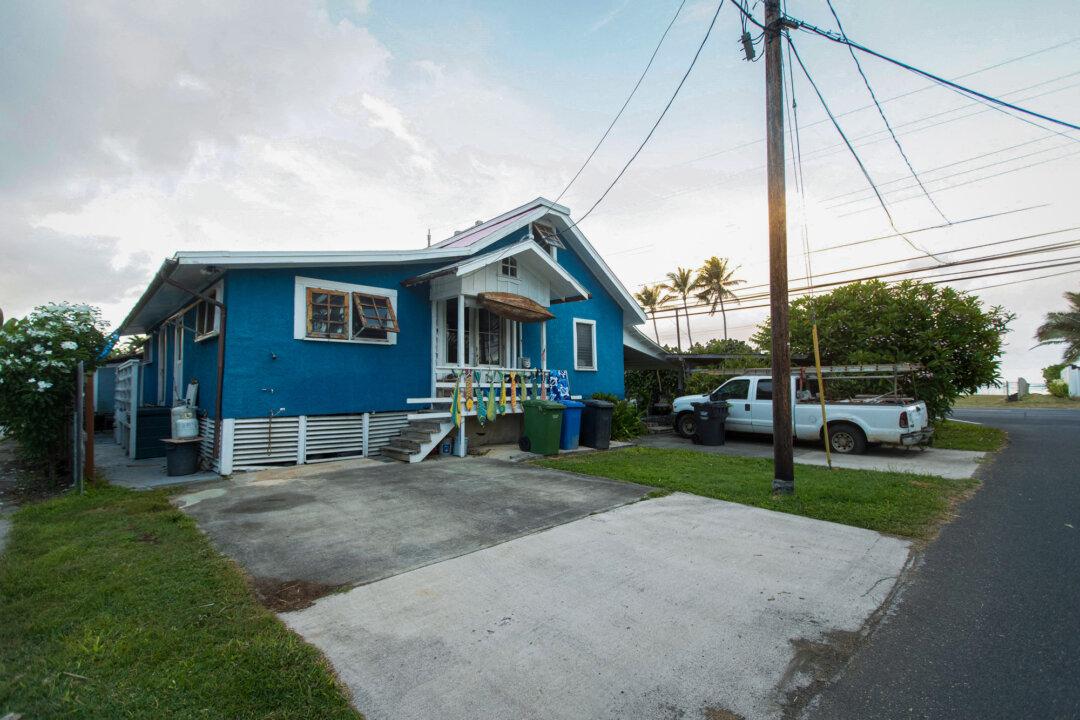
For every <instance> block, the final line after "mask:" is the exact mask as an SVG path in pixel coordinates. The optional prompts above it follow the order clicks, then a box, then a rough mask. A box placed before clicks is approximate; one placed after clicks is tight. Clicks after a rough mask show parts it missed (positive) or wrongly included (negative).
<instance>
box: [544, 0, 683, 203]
mask: <svg viewBox="0 0 1080 720" xmlns="http://www.w3.org/2000/svg"><path fill="white" fill-rule="evenodd" d="M684 5H686V0H682V2H680V3H679V7H678V9H676V10H675V15H674V17H672V18H671V22H669V23H668V25H667V27H666V28H664V32H663V34H662V35H661V36H660V40H659V42H657V43H656V47H655V48H653V51H652V55H650V56H649V62H648V63H646V64H645V69H644V70H642V71H641V75H640V76H639V77H638V79H637V82H636V83H634V88H633V89H632V90H631V91H630V94H629V95H627V97H626V102H624V103H623V104H622V107H621V108H619V112H617V113H616V114H615V117H614V118H613V119H612V121H611V124H610V125H608V127H607V130H605V131H604V134H603V135H602V136H600V141H599V142H597V143H596V147H594V148H593V149H592V152H590V153H589V156H588V157H587V158H585V162H583V163H582V164H581V167H579V168H578V171H577V172H576V173H574V177H572V178H570V182H568V183H566V187H564V188H563V190H562V192H561V193H559V196H558V197H557V198H555V202H559V200H561V199H562V196H563V195H565V194H566V191H567V190H569V189H570V186H571V185H573V184H574V183H575V182H576V181H577V179H578V178H579V177H580V176H581V173H582V172H583V171H584V170H585V167H586V166H587V165H588V164H589V162H590V161H591V160H592V159H593V156H594V155H596V151H597V150H599V149H600V146H601V145H603V144H604V141H605V140H607V136H608V135H609V134H610V133H611V129H612V128H614V127H615V123H617V122H619V118H621V117H622V114H623V112H624V111H625V110H626V106H627V105H629V104H630V101H631V100H632V99H633V97H634V95H635V93H637V91H638V88H639V87H641V83H642V81H643V80H645V75H647V74H648V72H649V68H651V67H652V64H653V61H654V60H656V54H657V53H658V52H660V46H661V45H663V44H664V38H666V37H667V36H668V32H670V31H671V27H672V26H673V25H674V24H675V21H676V20H677V19H678V18H679V14H680V13H681V12H682V9H683V6H684Z"/></svg>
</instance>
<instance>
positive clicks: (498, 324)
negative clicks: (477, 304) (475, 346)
mask: <svg viewBox="0 0 1080 720" xmlns="http://www.w3.org/2000/svg"><path fill="white" fill-rule="evenodd" d="M476 321H477V322H476V332H477V340H478V341H479V344H480V347H479V352H480V364H481V365H499V364H500V360H501V358H502V318H501V317H499V316H498V315H496V314H495V313H493V312H491V311H489V310H486V309H484V308H480V309H478V310H477V311H476Z"/></svg>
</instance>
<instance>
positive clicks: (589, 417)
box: [581, 400, 615, 450]
mask: <svg viewBox="0 0 1080 720" xmlns="http://www.w3.org/2000/svg"><path fill="white" fill-rule="evenodd" d="M582 402H583V403H585V409H584V410H583V411H582V413H581V444H582V445H584V446H585V447H591V448H596V449H597V450H607V449H608V448H609V447H610V446H611V416H612V413H614V412H615V404H614V403H610V402H608V401H607V400H582Z"/></svg>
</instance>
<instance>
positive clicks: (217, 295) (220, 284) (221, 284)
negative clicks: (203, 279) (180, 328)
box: [195, 278, 225, 342]
mask: <svg viewBox="0 0 1080 720" xmlns="http://www.w3.org/2000/svg"><path fill="white" fill-rule="evenodd" d="M210 292H213V293H214V299H215V300H217V301H218V302H222V298H223V297H224V296H225V294H224V293H225V279H224V278H222V279H221V280H218V281H217V282H216V283H214V284H213V285H211V286H210V287H208V288H206V289H205V290H203V294H204V295H207V294H209V293H210ZM208 304H209V303H207V302H206V301H205V300H199V301H198V302H197V303H195V342H202V341H203V340H209V339H210V338H216V337H217V336H218V335H220V334H221V308H220V307H218V306H217V305H214V306H213V308H214V329H213V330H211V331H210V332H206V333H202V334H201V335H200V334H199V306H200V305H208Z"/></svg>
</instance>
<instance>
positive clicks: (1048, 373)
mask: <svg viewBox="0 0 1080 720" xmlns="http://www.w3.org/2000/svg"><path fill="white" fill-rule="evenodd" d="M1065 365H1066V363H1058V364H1056V365H1047V366H1046V367H1044V368H1043V369H1042V376H1043V380H1044V381H1046V384H1047V386H1049V385H1050V383H1052V382H1061V371H1062V370H1064V369H1065Z"/></svg>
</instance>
